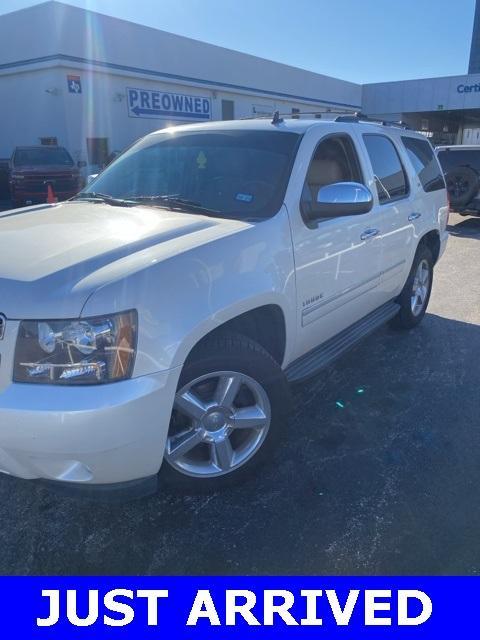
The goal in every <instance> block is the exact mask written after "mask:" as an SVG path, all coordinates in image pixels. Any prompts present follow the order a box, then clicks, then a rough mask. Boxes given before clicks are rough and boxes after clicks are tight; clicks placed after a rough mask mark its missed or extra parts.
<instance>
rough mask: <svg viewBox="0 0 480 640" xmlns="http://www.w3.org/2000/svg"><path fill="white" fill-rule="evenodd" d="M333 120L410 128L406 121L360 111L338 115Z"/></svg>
mask: <svg viewBox="0 0 480 640" xmlns="http://www.w3.org/2000/svg"><path fill="white" fill-rule="evenodd" d="M335 122H371V123H372V124H381V125H383V126H385V127H400V128H401V129H410V127H409V126H408V124H407V123H406V122H403V121H402V120H381V119H377V118H370V117H369V116H366V115H365V114H364V113H361V112H360V111H357V112H355V113H351V114H345V115H341V116H338V117H336V118H335Z"/></svg>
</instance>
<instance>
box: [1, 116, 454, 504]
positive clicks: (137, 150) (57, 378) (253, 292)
mask: <svg viewBox="0 0 480 640" xmlns="http://www.w3.org/2000/svg"><path fill="white" fill-rule="evenodd" d="M447 218H448V206H447V194H446V190H445V183H444V179H443V176H442V172H441V169H440V167H439V165H438V162H437V159H436V157H435V155H434V153H433V151H432V147H431V145H430V143H429V142H428V141H427V140H426V139H425V138H424V137H422V136H421V135H417V134H416V133H414V132H412V131H409V130H407V129H405V128H403V127H401V126H385V125H383V124H381V123H373V122H366V121H364V119H363V118H362V117H361V116H348V115H347V116H339V117H336V118H332V119H330V120H325V119H323V118H322V119H318V118H315V119H310V120H304V119H301V118H300V119H282V118H281V117H280V116H278V115H277V114H276V115H275V117H274V118H273V120H271V119H259V120H244V121H237V122H235V121H234V122H216V123H210V124H199V125H188V126H181V127H177V128H170V129H166V130H162V131H159V132H156V133H152V134H150V135H148V136H146V137H145V138H143V139H142V140H140V141H139V142H137V143H136V144H134V145H133V146H132V147H131V148H130V149H128V150H127V151H126V152H125V153H123V154H122V155H121V156H120V157H119V158H118V159H117V160H115V161H114V162H113V163H112V164H111V165H110V166H109V167H108V168H107V169H106V170H105V171H104V172H103V173H101V174H100V175H99V176H98V177H97V178H96V179H95V180H94V181H93V182H92V183H91V184H89V185H88V187H86V188H85V191H83V192H81V193H80V194H79V195H78V196H76V197H75V198H74V199H73V200H70V201H68V202H64V203H61V204H55V205H40V206H36V207H30V208H26V209H22V210H16V211H7V212H4V213H3V214H0V238H1V252H0V311H1V312H2V316H1V323H0V338H1V339H0V356H1V363H0V424H1V430H0V470H1V471H3V472H5V473H9V474H13V475H15V476H19V477H21V478H27V479H43V480H53V481H57V484H62V486H63V485H68V486H69V487H70V488H79V487H82V488H84V489H90V491H94V490H97V491H98V490H99V491H105V490H106V489H109V490H115V489H121V490H122V491H125V492H129V491H130V492H131V493H140V492H147V491H150V490H152V489H153V488H154V487H155V485H156V483H157V478H158V477H159V478H160V479H161V481H165V482H169V483H174V484H176V485H178V486H180V487H181V488H185V489H187V490H191V489H192V488H193V489H195V488H200V487H201V488H205V487H207V488H210V487H212V488H214V487H216V486H218V485H221V484H223V483H226V482H230V480H231V479H232V480H233V479H239V478H241V477H242V476H243V475H244V474H246V473H248V472H250V471H251V469H252V467H253V466H255V464H257V463H258V462H260V461H261V460H264V459H265V458H266V457H268V455H269V452H270V450H271V447H272V446H273V445H274V443H275V441H276V440H277V439H278V438H279V435H280V433H281V428H282V426H284V425H285V424H286V422H287V421H286V415H287V414H286V407H287V405H288V397H289V386H288V383H289V382H296V381H299V380H303V379H305V378H307V377H308V376H311V375H314V374H315V373H316V372H317V371H318V370H319V369H320V368H321V367H324V366H325V365H326V364H328V363H329V362H331V361H332V360H333V359H334V358H335V357H337V356H338V355H340V354H341V353H343V352H344V351H345V349H347V348H348V347H351V346H352V345H353V344H354V343H355V342H356V341H357V340H358V339H359V338H361V337H362V336H364V335H366V334H367V333H369V332H371V331H373V330H374V329H375V328H377V327H378V326H380V325H381V324H382V323H384V322H386V321H389V320H392V321H393V322H394V323H395V324H396V325H397V326H399V327H403V328H406V329H409V328H411V327H414V326H415V325H416V324H418V322H420V320H421V319H422V317H423V315H424V313H425V310H426V307H427V304H428V300H429V296H430V290H431V286H432V278H433V267H434V265H435V263H436V261H437V260H438V259H439V257H440V256H441V254H442V252H443V251H444V249H445V244H446V241H447V231H446V226H447ZM160 467H161V468H160ZM159 471H160V474H159Z"/></svg>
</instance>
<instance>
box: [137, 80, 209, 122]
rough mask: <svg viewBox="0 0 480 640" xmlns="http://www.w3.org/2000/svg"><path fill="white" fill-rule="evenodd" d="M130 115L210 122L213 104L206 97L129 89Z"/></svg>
mask: <svg viewBox="0 0 480 640" xmlns="http://www.w3.org/2000/svg"><path fill="white" fill-rule="evenodd" d="M127 98H128V115H129V116H130V117H131V118H168V119H169V120H210V119H211V117H212V103H211V100H210V98H205V97H204V96H188V95H184V94H183V93H170V92H167V91H165V92H164V91H152V90H150V89H134V88H131V87H128V88H127Z"/></svg>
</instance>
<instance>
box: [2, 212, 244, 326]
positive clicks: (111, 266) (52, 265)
mask: <svg viewBox="0 0 480 640" xmlns="http://www.w3.org/2000/svg"><path fill="white" fill-rule="evenodd" d="M247 226H250V225H249V224H248V223H245V222H241V221H238V220H225V219H220V218H210V217H206V216H201V215H196V214H188V213H182V212H172V211H169V210H165V209H160V208H158V207H146V206H138V207H132V208H125V207H113V206H110V205H107V204H97V203H88V202H68V203H63V204H57V205H40V206H37V207H29V208H26V209H18V210H15V211H6V212H3V213H0V243H1V247H2V249H1V251H0V313H3V314H5V316H7V318H10V319H16V320H27V319H55V318H75V317H78V316H80V314H81V311H82V308H83V306H84V304H85V302H86V300H87V298H88V296H89V295H90V294H91V293H92V292H93V291H95V289H97V288H98V287H100V286H102V285H104V284H107V283H108V282H110V281H112V280H113V279H115V280H116V279H119V278H121V277H123V276H125V275H128V274H129V273H131V272H132V271H139V270H141V269H144V268H146V267H148V265H149V264H152V262H154V263H158V262H160V261H161V260H165V259H167V258H169V257H171V256H173V255H175V254H178V253H181V252H184V251H187V250H189V249H192V248H193V247H195V246H199V245H201V244H204V243H206V242H210V241H212V240H215V239H217V238H220V237H222V236H225V235H229V234H231V233H235V232H236V231H239V230H240V229H242V228H245V227H247Z"/></svg>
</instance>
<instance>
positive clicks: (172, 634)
mask: <svg viewBox="0 0 480 640" xmlns="http://www.w3.org/2000/svg"><path fill="white" fill-rule="evenodd" d="M0 591H1V602H2V634H3V637H12V638H16V639H17V638H31V637H33V636H34V635H35V637H36V638H42V637H43V638H48V639H52V640H54V639H55V638H59V639H60V638H62V640H64V639H65V638H75V637H79V638H103V637H109V638H112V637H125V638H150V637H151V638H159V637H164V638H172V639H175V640H178V639H185V640H187V639H188V640H194V639H195V638H198V639H199V640H200V639H202V638H209V639H215V638H219V639H220V638H227V637H228V638H239V639H240V638H241V639H242V640H243V639H245V638H249V637H252V638H255V639H257V640H258V639H264V638H265V639H266V638H277V639H278V638H316V639H318V638H321V637H322V636H323V637H326V638H327V637H328V638H360V637H361V638H369V639H375V638H436V639H438V638H446V637H450V638H470V637H475V636H476V633H475V630H476V629H477V624H478V623H477V617H476V611H477V605H478V601H479V600H480V580H479V579H478V578H413V577H411V578H387V577H385V578H372V577H368V578H358V577H356V578H343V577H342V578H332V577H317V578H312V577H305V578H301V577H295V578H292V577H275V578H273V577H260V578H246V577H242V578H240V577H235V578H234V577H198V578H194V577H190V578H187V577H183V578H182V577H148V578H137V577H109V578H100V577H98V578H93V577H89V578H87V577H71V578H55V577H44V578H43V577H25V578H21V577H11V578H10V577H8V578H7V577H4V578H0ZM112 634H113V635H112Z"/></svg>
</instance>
